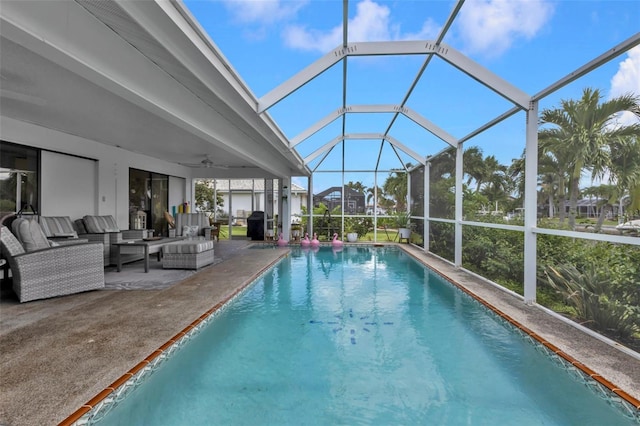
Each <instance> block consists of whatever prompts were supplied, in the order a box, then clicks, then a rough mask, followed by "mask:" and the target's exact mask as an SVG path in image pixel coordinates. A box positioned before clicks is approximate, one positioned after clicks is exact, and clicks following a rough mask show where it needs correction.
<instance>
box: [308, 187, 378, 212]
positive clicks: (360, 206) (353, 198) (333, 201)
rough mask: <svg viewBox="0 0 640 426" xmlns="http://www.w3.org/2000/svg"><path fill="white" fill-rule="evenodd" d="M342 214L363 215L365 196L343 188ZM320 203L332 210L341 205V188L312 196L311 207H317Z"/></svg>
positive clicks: (330, 189) (332, 188) (333, 188)
mask: <svg viewBox="0 0 640 426" xmlns="http://www.w3.org/2000/svg"><path fill="white" fill-rule="evenodd" d="M344 190H345V192H344V212H345V213H346V214H364V213H365V205H366V203H365V195H364V194H363V193H362V192H358V191H356V190H355V189H352V188H349V187H346V186H345V188H344ZM320 203H322V204H324V205H325V206H327V207H328V208H329V210H333V209H335V208H336V207H339V206H341V205H342V188H341V187H339V186H332V187H331V188H329V189H326V190H324V191H322V192H320V193H318V194H315V195H314V196H313V205H314V207H317V206H318V205H320Z"/></svg>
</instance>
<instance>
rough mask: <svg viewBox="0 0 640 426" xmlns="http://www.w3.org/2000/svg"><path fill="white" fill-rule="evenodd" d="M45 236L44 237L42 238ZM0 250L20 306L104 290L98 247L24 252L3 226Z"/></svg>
mask: <svg viewBox="0 0 640 426" xmlns="http://www.w3.org/2000/svg"><path fill="white" fill-rule="evenodd" d="M43 235H44V234H43ZM0 248H1V249H2V252H3V255H4V257H5V258H6V259H7V262H8V263H9V267H10V268H11V274H12V276H13V291H14V292H15V293H16V295H17V296H18V299H20V302H21V303H22V302H28V301H30V300H37V299H46V298H49V297H56V296H63V295H67V294H74V293H79V292H83V291H88V290H96V289H99V288H104V263H103V258H102V245H101V244H92V243H85V244H75V245H63V246H57V247H50V248H42V249H38V250H34V251H30V252H27V251H25V249H24V247H23V246H22V245H21V244H20V242H19V241H18V239H17V238H16V237H15V236H14V235H13V234H12V233H11V231H9V229H8V228H7V227H6V226H2V227H0Z"/></svg>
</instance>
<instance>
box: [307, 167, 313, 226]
mask: <svg viewBox="0 0 640 426" xmlns="http://www.w3.org/2000/svg"><path fill="white" fill-rule="evenodd" d="M307 181H308V184H307V186H308V187H309V189H308V193H307V214H308V215H309V218H308V222H307V232H308V233H309V235H310V236H311V235H313V174H312V175H311V176H309V178H308V179H307Z"/></svg>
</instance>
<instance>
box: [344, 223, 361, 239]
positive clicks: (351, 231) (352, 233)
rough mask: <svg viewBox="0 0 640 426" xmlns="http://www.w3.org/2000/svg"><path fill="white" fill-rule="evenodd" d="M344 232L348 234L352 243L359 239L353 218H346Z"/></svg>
mask: <svg viewBox="0 0 640 426" xmlns="http://www.w3.org/2000/svg"><path fill="white" fill-rule="evenodd" d="M344 232H345V234H347V241H348V242H350V243H355V242H356V241H358V231H357V230H356V229H355V226H354V224H353V219H351V220H348V219H347V220H345V222H344Z"/></svg>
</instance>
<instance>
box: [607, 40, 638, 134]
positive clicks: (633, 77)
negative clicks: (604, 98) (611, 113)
mask: <svg viewBox="0 0 640 426" xmlns="http://www.w3.org/2000/svg"><path fill="white" fill-rule="evenodd" d="M629 94H632V95H634V96H640V46H636V47H634V48H633V49H631V50H629V51H628V52H627V57H626V59H625V60H624V61H622V62H620V64H619V65H618V72H616V74H615V75H614V76H613V78H612V79H611V90H610V91H609V99H612V98H615V97H618V96H622V95H629ZM637 122H638V118H637V117H636V116H635V115H634V114H632V113H630V112H624V113H622V114H621V115H620V116H619V117H618V123H619V124H621V125H625V126H628V125H630V124H633V123H637Z"/></svg>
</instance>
